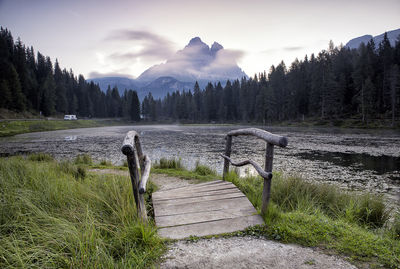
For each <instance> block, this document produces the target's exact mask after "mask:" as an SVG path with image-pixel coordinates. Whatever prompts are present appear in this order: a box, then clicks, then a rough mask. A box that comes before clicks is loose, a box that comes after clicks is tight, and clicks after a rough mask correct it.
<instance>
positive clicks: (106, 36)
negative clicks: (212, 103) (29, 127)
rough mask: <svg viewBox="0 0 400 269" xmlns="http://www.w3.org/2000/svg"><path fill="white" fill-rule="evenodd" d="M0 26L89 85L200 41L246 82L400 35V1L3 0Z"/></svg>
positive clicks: (136, 69) (133, 74)
mask: <svg viewBox="0 0 400 269" xmlns="http://www.w3.org/2000/svg"><path fill="white" fill-rule="evenodd" d="M0 25H1V26H2V27H6V28H8V29H9V30H11V32H12V34H13V36H14V37H15V38H17V37H20V38H21V40H22V41H23V42H24V43H25V44H26V45H28V46H33V47H34V48H35V50H36V51H40V52H41V53H42V54H44V55H46V56H50V57H51V58H52V59H53V60H54V59H55V58H58V60H59V62H60V65H61V66H62V67H65V68H67V69H69V68H72V69H73V71H74V72H75V74H83V75H84V76H85V77H86V78H90V77H95V76H102V75H126V76H130V77H137V76H139V75H140V74H141V73H142V72H143V71H144V70H145V69H147V68H148V67H150V66H152V65H154V64H159V63H161V62H165V60H166V59H168V57H169V56H170V55H171V54H172V53H174V52H175V51H176V50H178V49H182V48H183V47H184V46H185V45H186V44H187V43H188V42H189V40H190V39H191V38H193V37H195V36H199V37H200V38H201V39H202V40H203V41H204V42H205V43H207V44H209V45H211V44H212V43H213V42H214V41H217V42H218V43H220V44H222V45H223V46H224V47H225V48H228V49H231V50H234V51H236V52H238V53H236V55H239V56H240V57H238V58H237V62H238V64H239V66H240V67H241V68H242V69H243V70H244V71H245V72H246V73H247V74H248V75H250V76H251V75H253V74H254V73H256V72H262V71H263V70H269V67H270V66H271V65H272V64H274V65H276V64H278V63H279V62H280V61H281V60H284V61H285V63H286V65H287V66H289V65H290V63H291V62H292V61H293V60H294V59H295V58H296V57H298V58H299V59H302V58H304V56H305V55H306V54H311V53H313V52H315V53H317V52H319V51H321V50H322V49H326V48H327V47H328V42H329V40H333V42H334V43H335V45H339V44H340V43H343V44H345V43H346V42H347V41H349V40H350V39H352V38H354V37H358V36H361V35H365V34H371V35H378V34H381V33H383V32H385V31H390V30H394V29H398V28H400V1H399V0H380V1H375V0H374V1H372V0H335V1H334V0H299V1H295V0H285V1H277V0H264V1H262V0H249V1H243V0H212V1H210V0H201V1H200V0H195V1H192V0H131V1H128V0H110V1H106V0H68V1H57V0H0Z"/></svg>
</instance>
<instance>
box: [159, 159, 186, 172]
mask: <svg viewBox="0 0 400 269" xmlns="http://www.w3.org/2000/svg"><path fill="white" fill-rule="evenodd" d="M153 167H154V168H156V169H177V170H182V169H183V165H182V161H181V159H165V158H161V159H160V160H159V161H158V162H156V163H155V164H154V165H153Z"/></svg>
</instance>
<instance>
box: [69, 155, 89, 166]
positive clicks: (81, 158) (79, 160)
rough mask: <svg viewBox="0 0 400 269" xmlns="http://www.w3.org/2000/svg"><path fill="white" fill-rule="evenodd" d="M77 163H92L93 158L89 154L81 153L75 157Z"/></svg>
mask: <svg viewBox="0 0 400 269" xmlns="http://www.w3.org/2000/svg"><path fill="white" fill-rule="evenodd" d="M74 162H75V164H84V165H92V164H93V160H92V157H91V156H90V155H89V154H79V155H77V156H76V157H75V161H74Z"/></svg>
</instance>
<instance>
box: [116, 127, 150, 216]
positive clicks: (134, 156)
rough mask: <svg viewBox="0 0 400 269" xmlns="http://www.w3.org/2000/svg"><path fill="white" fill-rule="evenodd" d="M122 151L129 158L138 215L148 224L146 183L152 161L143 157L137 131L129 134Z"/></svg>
mask: <svg viewBox="0 0 400 269" xmlns="http://www.w3.org/2000/svg"><path fill="white" fill-rule="evenodd" d="M121 151H122V153H124V154H125V155H126V157H127V162H128V168H129V175H130V177H131V183H132V191H133V196H134V198H135V204H136V210H137V214H138V216H139V217H140V219H141V220H142V221H143V223H147V212H146V205H145V202H144V192H145V191H146V183H147V180H148V177H149V174H150V166H151V162H150V159H149V158H148V157H147V156H144V155H143V152H142V148H141V146H140V142H139V136H138V134H137V133H136V132H135V131H130V132H128V133H127V135H126V137H125V139H124V143H123V145H122V148H121ZM139 167H140V172H141V173H139Z"/></svg>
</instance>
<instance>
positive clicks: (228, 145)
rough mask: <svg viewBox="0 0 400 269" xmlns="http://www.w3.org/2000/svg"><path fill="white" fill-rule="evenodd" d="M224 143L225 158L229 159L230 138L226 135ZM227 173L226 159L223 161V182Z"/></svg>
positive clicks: (227, 164)
mask: <svg viewBox="0 0 400 269" xmlns="http://www.w3.org/2000/svg"><path fill="white" fill-rule="evenodd" d="M225 139H226V142H225V156H227V157H230V156H231V148H232V136H230V135H227V136H226V137H225ZM228 172H229V161H228V160H227V159H224V172H223V174H222V179H223V180H225V177H226V175H227V174H228Z"/></svg>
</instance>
